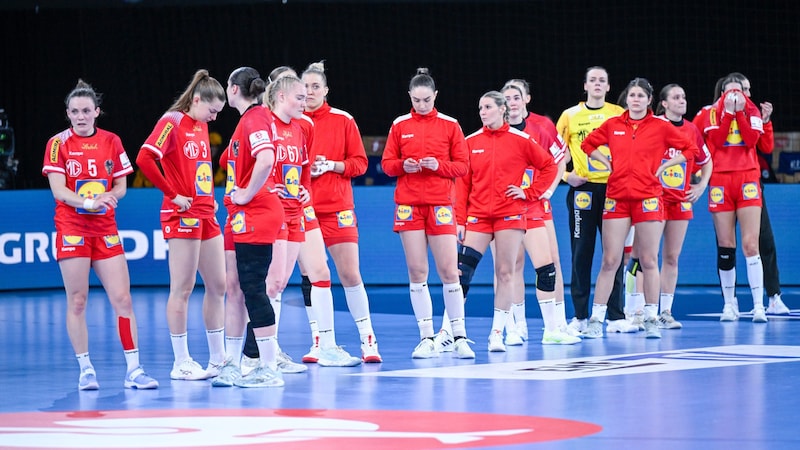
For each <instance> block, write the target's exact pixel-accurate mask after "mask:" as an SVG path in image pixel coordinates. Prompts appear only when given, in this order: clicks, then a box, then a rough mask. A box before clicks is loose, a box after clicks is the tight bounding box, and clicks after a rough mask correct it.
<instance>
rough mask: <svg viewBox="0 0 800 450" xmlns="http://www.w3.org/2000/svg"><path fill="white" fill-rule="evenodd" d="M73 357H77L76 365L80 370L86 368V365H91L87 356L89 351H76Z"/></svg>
mask: <svg viewBox="0 0 800 450" xmlns="http://www.w3.org/2000/svg"><path fill="white" fill-rule="evenodd" d="M75 358H77V359H78V367H80V368H81V372H83V369H86V368H88V367H93V366H92V360H91V359H90V358H89V352H86V353H76V354H75Z"/></svg>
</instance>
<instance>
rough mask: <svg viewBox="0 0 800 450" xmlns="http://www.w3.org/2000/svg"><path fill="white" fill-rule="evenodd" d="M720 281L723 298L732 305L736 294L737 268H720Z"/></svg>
mask: <svg viewBox="0 0 800 450" xmlns="http://www.w3.org/2000/svg"><path fill="white" fill-rule="evenodd" d="M762 277H763V275H762ZM719 281H720V284H721V285H722V299H723V300H725V304H726V305H727V304H731V305H732V304H733V299H734V297H735V296H736V268H733V269H730V270H719Z"/></svg>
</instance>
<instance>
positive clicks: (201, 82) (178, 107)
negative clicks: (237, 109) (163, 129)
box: [169, 69, 226, 112]
mask: <svg viewBox="0 0 800 450" xmlns="http://www.w3.org/2000/svg"><path fill="white" fill-rule="evenodd" d="M195 95H197V96H199V97H200V100H202V101H204V102H211V101H213V100H214V99H216V100H220V101H222V102H225V100H226V96H225V88H223V87H222V85H221V84H219V81H217V80H216V79H214V78H212V77H211V76H209V75H208V71H207V70H205V69H200V70H198V71H197V72H195V73H194V76H193V77H192V81H190V82H189V85H188V86H186V89H185V90H184V91H183V93H182V94H181V95H180V97H178V98H177V100H175V102H174V103H173V104H172V106H170V107H169V111H181V112H187V111H189V107H191V106H192V98H193V97H194V96H195Z"/></svg>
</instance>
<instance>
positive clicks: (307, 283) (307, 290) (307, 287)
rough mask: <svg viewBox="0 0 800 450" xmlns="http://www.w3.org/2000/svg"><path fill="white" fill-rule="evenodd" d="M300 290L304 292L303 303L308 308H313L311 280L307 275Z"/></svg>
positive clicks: (301, 283)
mask: <svg viewBox="0 0 800 450" xmlns="http://www.w3.org/2000/svg"><path fill="white" fill-rule="evenodd" d="M300 289H301V290H302V291H303V302H305V304H306V306H311V280H310V279H309V278H308V277H307V276H305V275H303V279H302V281H301V282H300Z"/></svg>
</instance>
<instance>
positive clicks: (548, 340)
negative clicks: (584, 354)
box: [542, 330, 581, 345]
mask: <svg viewBox="0 0 800 450" xmlns="http://www.w3.org/2000/svg"><path fill="white" fill-rule="evenodd" d="M578 342H581V338H579V337H575V336H572V335H570V334H569V333H565V332H563V331H561V330H557V331H545V332H544V334H543V335H542V344H544V345H572V344H577V343H578Z"/></svg>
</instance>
